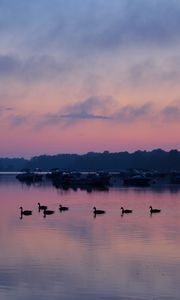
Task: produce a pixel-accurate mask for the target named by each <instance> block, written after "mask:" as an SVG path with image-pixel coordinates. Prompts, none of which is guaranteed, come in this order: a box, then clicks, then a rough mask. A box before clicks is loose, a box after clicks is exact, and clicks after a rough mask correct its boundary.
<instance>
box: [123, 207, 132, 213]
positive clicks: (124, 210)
mask: <svg viewBox="0 0 180 300" xmlns="http://www.w3.org/2000/svg"><path fill="white" fill-rule="evenodd" d="M121 210H122V214H131V213H132V210H131V209H124V207H121Z"/></svg>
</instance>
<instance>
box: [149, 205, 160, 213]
mask: <svg viewBox="0 0 180 300" xmlns="http://www.w3.org/2000/svg"><path fill="white" fill-rule="evenodd" d="M149 208H150V213H151V214H153V213H160V212H161V209H157V208H152V206H149Z"/></svg>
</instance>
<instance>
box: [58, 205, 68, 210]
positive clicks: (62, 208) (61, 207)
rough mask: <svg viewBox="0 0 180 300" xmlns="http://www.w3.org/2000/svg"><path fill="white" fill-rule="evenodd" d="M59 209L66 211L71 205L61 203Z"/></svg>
mask: <svg viewBox="0 0 180 300" xmlns="http://www.w3.org/2000/svg"><path fill="white" fill-rule="evenodd" d="M59 210H60V211H66V210H69V207H66V206H62V205H61V204H59Z"/></svg>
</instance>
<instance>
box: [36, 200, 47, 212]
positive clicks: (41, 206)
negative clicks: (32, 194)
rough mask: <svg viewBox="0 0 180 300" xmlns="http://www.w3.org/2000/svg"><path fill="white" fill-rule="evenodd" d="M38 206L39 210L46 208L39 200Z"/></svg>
mask: <svg viewBox="0 0 180 300" xmlns="http://www.w3.org/2000/svg"><path fill="white" fill-rule="evenodd" d="M38 207H39V211H40V210H44V209H47V208H48V207H47V206H46V205H41V204H40V203H39V202H38Z"/></svg>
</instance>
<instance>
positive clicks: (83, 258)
mask: <svg viewBox="0 0 180 300" xmlns="http://www.w3.org/2000/svg"><path fill="white" fill-rule="evenodd" d="M0 201H1V210H0V247H1V248H0V299H3V300H11V299H13V300H16V299H17V300H21V299H22V300H26V299H28V300H32V299H33V300H36V299H38V300H40V299H43V300H45V299H53V300H54V299H62V300H64V299H65V300H70V299H75V300H76V299H80V300H81V299H83V300H90V299H107V300H108V299H112V300H117V299H120V300H121V299H123V300H131V299H133V300H145V299H154V300H155V299H156V300H157V299H161V300H173V299H176V300H177V299H178V300H179V299H180V286H179V278H180V250H179V249H180V190H177V189H175V190H174V189H173V190H170V189H160V190H151V189H120V188H116V189H111V190H110V191H109V192H103V191H94V192H91V193H88V192H87V191H81V190H78V191H73V190H68V191H62V190H57V189H55V188H54V187H52V186H51V185H50V184H47V185H45V184H42V185H37V186H31V187H28V186H26V185H22V184H21V183H19V182H18V181H17V180H16V179H15V178H14V177H12V176H6V177H4V176H0ZM38 202H40V203H41V204H47V205H48V207H49V208H50V209H53V210H55V214H54V215H52V216H47V217H46V218H43V214H42V213H39V212H38V206H37V203H38ZM60 203H61V204H63V205H67V206H69V208H70V209H69V211H68V212H63V213H60V212H59V210H58V206H59V204H60ZM150 205H152V206H154V207H158V208H161V209H162V212H161V213H160V214H157V215H153V216H150V214H149V206H150ZM20 206H23V208H24V209H32V210H33V215H32V216H29V217H23V218H22V219H20V210H19V207H20ZM93 206H96V207H97V208H100V209H105V210H106V214H105V215H102V216H96V218H94V217H93V213H92V207H93ZM121 206H124V207H127V208H131V209H133V214H132V215H124V216H121V212H120V207H121Z"/></svg>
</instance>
